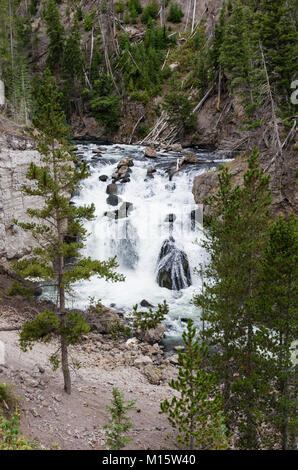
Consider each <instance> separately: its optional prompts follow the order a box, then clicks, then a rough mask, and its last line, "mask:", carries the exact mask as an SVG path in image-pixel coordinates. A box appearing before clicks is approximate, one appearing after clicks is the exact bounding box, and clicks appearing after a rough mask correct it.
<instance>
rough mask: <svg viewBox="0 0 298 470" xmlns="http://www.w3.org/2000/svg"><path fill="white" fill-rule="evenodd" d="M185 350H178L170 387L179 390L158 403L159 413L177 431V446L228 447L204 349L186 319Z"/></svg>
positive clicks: (186, 447) (220, 402)
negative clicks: (176, 366) (207, 368)
mask: <svg viewBox="0 0 298 470" xmlns="http://www.w3.org/2000/svg"><path fill="white" fill-rule="evenodd" d="M183 341H184V345H185V352H182V351H181V350H179V351H178V364H179V372H178V379H177V380H171V382H170V383H169V385H170V387H172V388H173V389H174V390H176V391H177V392H179V395H178V397H176V396H174V398H172V400H171V401H169V400H165V401H164V402H162V403H161V413H167V414H168V420H169V422H170V423H171V425H172V426H173V427H174V429H175V430H176V431H177V442H176V445H177V447H182V448H184V449H189V450H194V449H197V450H201V449H215V448H216V449H224V448H226V446H227V438H226V433H225V426H224V421H223V417H222V401H221V398H220V394H219V393H218V391H217V390H216V380H215V376H214V374H213V373H211V372H207V371H206V369H205V361H206V357H207V348H206V346H205V345H203V344H202V345H200V344H199V342H198V339H197V338H196V328H195V327H194V326H193V322H192V320H188V324H187V331H186V332H184V333H183Z"/></svg>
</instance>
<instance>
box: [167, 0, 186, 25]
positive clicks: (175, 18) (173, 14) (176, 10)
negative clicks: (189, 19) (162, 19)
mask: <svg viewBox="0 0 298 470" xmlns="http://www.w3.org/2000/svg"><path fill="white" fill-rule="evenodd" d="M183 16H184V13H183V11H182V10H181V8H180V6H179V5H178V3H171V4H170V10H169V14H168V18H167V20H168V21H170V22H171V23H180V22H181V20H182V18H183Z"/></svg>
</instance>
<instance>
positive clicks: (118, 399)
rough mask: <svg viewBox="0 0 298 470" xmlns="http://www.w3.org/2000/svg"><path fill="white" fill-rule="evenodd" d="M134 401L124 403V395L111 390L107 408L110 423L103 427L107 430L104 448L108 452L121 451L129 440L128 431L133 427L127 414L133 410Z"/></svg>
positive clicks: (116, 390)
mask: <svg viewBox="0 0 298 470" xmlns="http://www.w3.org/2000/svg"><path fill="white" fill-rule="evenodd" d="M134 403H135V402H134V401H127V402H125V401H124V394H123V392H121V391H120V390H118V388H117V387H114V388H113V399H112V403H111V404H112V406H107V410H108V411H109V412H110V414H111V419H110V421H109V422H108V423H107V424H106V425H105V426H104V429H106V430H107V438H106V446H107V447H108V449H109V450H121V449H123V447H125V446H126V445H127V444H129V443H130V441H131V439H130V438H128V437H127V433H128V431H130V429H131V428H132V427H133V425H132V423H131V421H130V419H129V417H128V416H126V414H127V412H128V411H130V410H133V409H134Z"/></svg>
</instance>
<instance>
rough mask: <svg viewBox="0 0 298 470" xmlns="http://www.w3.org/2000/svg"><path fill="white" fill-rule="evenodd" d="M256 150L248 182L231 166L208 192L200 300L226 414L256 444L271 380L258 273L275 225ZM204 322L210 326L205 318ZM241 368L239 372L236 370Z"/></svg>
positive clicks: (243, 444) (242, 438)
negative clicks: (238, 180)
mask: <svg viewBox="0 0 298 470" xmlns="http://www.w3.org/2000/svg"><path fill="white" fill-rule="evenodd" d="M257 159H258V152H257V150H256V149H255V150H254V152H253V153H252V155H251V157H250V158H249V160H248V170H247V172H246V173H245V175H244V182H243V187H241V188H240V187H239V186H237V187H235V188H233V187H232V185H231V175H230V173H229V172H228V170H227V169H226V168H224V169H222V170H221V172H220V175H219V190H218V193H217V194H216V195H215V196H213V197H211V198H210V199H209V200H208V201H207V204H208V205H209V206H210V210H211V217H210V220H209V226H208V233H207V237H208V241H207V242H206V243H205V247H206V249H207V251H208V252H209V253H210V257H211V261H210V265H209V267H208V268H207V270H206V272H205V273H204V276H205V277H206V278H207V279H209V280H210V283H206V285H205V286H204V287H205V288H204V292H203V294H201V295H198V296H197V297H196V298H195V303H196V304H197V305H198V306H200V307H202V308H203V309H204V320H205V322H206V323H207V327H206V328H205V330H204V332H203V334H202V336H203V338H205V339H206V340H207V341H208V344H209V345H210V347H212V346H215V347H217V348H219V349H220V354H215V355H214V356H213V357H212V358H211V362H212V365H213V367H214V370H215V371H216V373H217V375H218V377H219V378H220V382H222V384H223V398H224V412H225V414H226V416H227V419H228V425H229V427H230V428H231V427H232V426H233V427H234V426H236V427H237V429H238V432H239V439H238V446H239V447H240V448H243V449H256V448H259V447H260V445H261V443H260V441H259V437H258V426H260V425H261V423H262V420H264V416H265V414H266V411H268V409H267V408H266V407H267V404H266V398H267V396H268V392H269V389H270V385H269V384H270V380H269V378H268V377H267V376H266V373H267V368H266V360H267V356H266V353H264V354H262V353H261V352H260V351H261V350H264V348H265V344H264V337H263V335H261V334H259V332H258V331H257V329H256V326H257V325H258V318H257V315H256V302H257V298H258V295H259V275H260V270H261V259H262V255H263V254H264V249H265V244H266V237H267V234H268V226H269V223H270V213H269V204H270V192H269V189H268V186H269V178H268V177H267V176H265V174H264V171H263V170H262V169H260V168H259V167H258V163H257ZM206 323H205V324H206ZM235 371H236V373H235Z"/></svg>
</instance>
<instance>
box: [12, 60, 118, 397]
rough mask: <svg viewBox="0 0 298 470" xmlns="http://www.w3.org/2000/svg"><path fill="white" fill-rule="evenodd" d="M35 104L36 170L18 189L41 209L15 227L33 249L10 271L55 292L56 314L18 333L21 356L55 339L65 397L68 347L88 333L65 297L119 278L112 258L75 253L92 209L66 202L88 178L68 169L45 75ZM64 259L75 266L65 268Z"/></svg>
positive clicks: (54, 98) (55, 99)
mask: <svg viewBox="0 0 298 470" xmlns="http://www.w3.org/2000/svg"><path fill="white" fill-rule="evenodd" d="M38 98H39V112H38V116H37V118H36V121H35V122H36V124H38V129H39V131H40V134H39V137H38V138H37V143H38V150H39V152H40V153H41V155H42V164H41V166H37V165H35V164H34V163H31V164H30V166H29V169H28V173H27V179H28V180H29V181H30V184H28V185H26V186H25V187H24V194H27V195H30V196H37V197H40V198H42V199H43V202H44V204H43V207H41V208H40V209H28V210H27V215H28V217H29V219H31V220H30V221H29V222H19V221H15V222H16V223H17V224H18V225H19V226H20V227H21V228H22V229H23V230H26V231H29V232H31V234H32V235H33V237H34V238H35V239H36V240H37V244H38V246H37V247H36V248H35V249H34V250H33V252H32V255H30V256H28V257H26V258H24V259H22V260H20V261H18V262H16V263H15V264H14V267H15V270H16V272H17V273H18V274H20V275H22V276H24V277H30V278H33V279H37V280H40V279H43V280H50V281H51V282H52V283H53V285H54V286H55V287H56V288H57V294H58V295H57V297H58V301H57V310H55V311H48V310H46V311H44V312H42V313H41V314H39V315H37V316H36V317H35V319H34V320H32V321H28V322H26V323H25V325H24V327H23V329H22V331H21V333H20V345H21V347H22V349H23V350H26V349H28V348H30V347H31V346H32V344H33V343H34V342H36V341H44V342H46V341H48V340H49V339H50V338H51V337H52V336H53V335H54V336H56V337H58V338H59V340H60V348H59V351H60V353H61V359H60V358H59V357H58V354H57V353H56V354H54V355H52V356H51V358H50V359H51V362H52V364H53V366H54V368H57V367H58V366H59V365H60V362H61V367H62V371H63V376H64V390H65V391H66V392H67V393H71V378H70V371H69V359H68V346H69V345H70V344H75V343H77V342H79V341H80V339H81V336H82V334H84V333H86V332H88V330H89V327H88V325H87V324H86V322H85V320H84V318H83V316H82V315H81V314H80V313H77V312H70V311H67V310H66V307H65V295H66V293H67V292H68V291H70V290H71V286H72V284H73V283H74V282H76V281H78V280H80V279H89V278H90V277H91V276H93V275H98V276H100V277H105V278H106V279H110V280H112V281H117V280H121V279H122V277H121V276H119V275H118V274H117V273H115V271H114V268H116V267H117V263H116V261H115V258H112V259H110V260H108V261H105V262H100V261H97V260H92V259H90V258H84V257H83V256H82V254H81V252H80V250H81V248H82V247H83V246H84V240H85V236H86V231H85V229H84V227H83V224H82V221H83V220H91V219H92V218H93V212H94V206H93V205H91V206H80V207H74V206H73V205H71V204H70V196H71V194H72V193H73V191H74V190H75V189H77V187H78V185H79V182H80V180H81V179H83V178H86V177H87V176H88V174H89V172H88V169H87V167H86V165H85V164H77V166H75V164H74V163H75V157H74V156H73V155H72V154H71V153H70V147H69V146H68V145H67V140H66V136H67V127H66V126H65V116H64V113H63V111H62V110H61V106H60V102H61V93H59V91H58V89H57V85H56V83H55V80H54V79H53V77H52V76H51V74H50V71H49V70H48V69H47V70H46V71H45V74H44V82H43V84H42V86H41V87H40V93H39V97H38ZM66 237H68V240H67V238H66ZM67 259H72V260H75V261H73V262H72V263H71V264H68V265H66V260H67Z"/></svg>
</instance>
